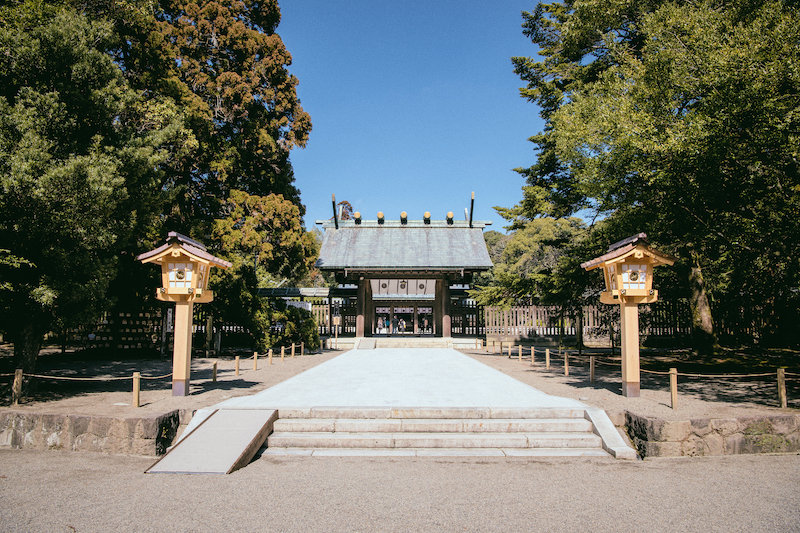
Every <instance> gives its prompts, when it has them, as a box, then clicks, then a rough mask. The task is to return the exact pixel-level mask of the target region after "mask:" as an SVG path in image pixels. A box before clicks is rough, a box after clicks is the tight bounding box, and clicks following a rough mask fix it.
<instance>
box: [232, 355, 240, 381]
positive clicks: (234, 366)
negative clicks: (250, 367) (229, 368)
mask: <svg viewBox="0 0 800 533" xmlns="http://www.w3.org/2000/svg"><path fill="white" fill-rule="evenodd" d="M233 368H234V371H235V372H236V375H237V376H238V375H239V356H238V355H237V356H236V359H234V360H233Z"/></svg>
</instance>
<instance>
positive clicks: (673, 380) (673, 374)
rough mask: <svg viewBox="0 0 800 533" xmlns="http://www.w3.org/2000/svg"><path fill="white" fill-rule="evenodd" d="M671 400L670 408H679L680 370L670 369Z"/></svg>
mask: <svg viewBox="0 0 800 533" xmlns="http://www.w3.org/2000/svg"><path fill="white" fill-rule="evenodd" d="M669 399H670V407H672V408H673V409H677V408H678V369H677V368H670V369H669Z"/></svg>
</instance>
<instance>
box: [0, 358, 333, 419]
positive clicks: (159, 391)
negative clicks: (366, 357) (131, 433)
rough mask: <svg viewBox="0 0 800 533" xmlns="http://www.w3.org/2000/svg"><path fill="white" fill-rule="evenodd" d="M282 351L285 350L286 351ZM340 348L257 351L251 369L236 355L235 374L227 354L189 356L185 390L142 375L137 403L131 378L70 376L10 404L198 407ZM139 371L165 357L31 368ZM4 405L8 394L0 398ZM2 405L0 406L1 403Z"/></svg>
mask: <svg viewBox="0 0 800 533" xmlns="http://www.w3.org/2000/svg"><path fill="white" fill-rule="evenodd" d="M287 353H288V351H287ZM341 353H342V352H340V351H326V352H323V353H320V354H307V355H304V356H302V357H301V356H300V355H297V356H296V357H294V358H292V357H289V356H288V355H287V356H286V357H285V358H284V360H283V361H281V359H280V353H279V354H278V356H277V357H273V364H272V365H271V366H270V365H269V364H268V361H267V358H266V357H265V356H263V355H262V356H259V359H258V369H257V370H253V358H252V357H249V358H247V359H244V358H243V359H241V360H240V364H239V375H238V376H236V375H235V370H234V365H235V363H234V360H233V359H232V358H220V359H206V358H202V357H199V358H198V357H194V358H192V385H191V394H190V395H189V396H177V397H176V396H172V390H171V385H170V381H169V380H168V379H163V380H159V381H145V380H143V381H142V382H141V383H142V391H141V396H140V398H141V402H142V404H141V407H139V408H134V407H132V406H131V381H130V380H124V381H109V382H85V381H84V382H74V381H45V380H41V381H40V385H39V386H38V391H37V394H36V397H34V398H27V399H26V400H25V401H24V402H23V403H22V404H20V405H19V406H15V407H14V408H13V409H14V410H23V411H33V412H44V413H52V414H61V413H68V414H78V415H97V416H115V417H136V416H146V415H152V414H162V413H167V412H169V411H172V410H174V409H200V408H202V407H208V406H210V405H214V404H217V403H219V402H221V401H223V400H227V399H229V398H234V397H236V396H244V395H249V394H254V393H256V392H260V391H262V390H264V389H266V388H269V387H272V386H273V385H276V384H278V383H280V382H281V381H284V380H286V379H288V378H290V377H292V376H294V375H296V374H299V373H301V372H304V371H306V370H308V369H309V368H312V367H314V366H317V365H318V364H320V363H322V362H324V361H327V360H329V359H332V358H333V357H336V356H337V355H339V354H341ZM215 361H216V362H217V381H216V382H213V381H212V380H211V374H212V370H211V367H212V365H213V363H214V362H215ZM133 371H140V372H141V373H142V375H143V376H148V375H149V376H157V375H163V374H166V373H169V372H171V371H172V362H171V360H158V359H127V360H121V361H91V362H86V361H83V360H77V361H73V360H71V359H70V358H63V361H62V360H61V359H60V358H59V357H58V356H55V357H48V358H46V359H44V360H43V361H42V362H41V364H40V365H39V366H38V368H37V373H41V374H45V375H57V376H76V375H77V376H83V375H92V376H100V377H103V376H126V375H131V373H132V372H133ZM0 400H5V401H6V407H9V405H8V395H5V397H2V398H0ZM2 408H3V407H0V409H2Z"/></svg>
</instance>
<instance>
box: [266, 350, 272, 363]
mask: <svg viewBox="0 0 800 533" xmlns="http://www.w3.org/2000/svg"><path fill="white" fill-rule="evenodd" d="M267 359H269V364H272V348H270V349H269V353H268V354H267Z"/></svg>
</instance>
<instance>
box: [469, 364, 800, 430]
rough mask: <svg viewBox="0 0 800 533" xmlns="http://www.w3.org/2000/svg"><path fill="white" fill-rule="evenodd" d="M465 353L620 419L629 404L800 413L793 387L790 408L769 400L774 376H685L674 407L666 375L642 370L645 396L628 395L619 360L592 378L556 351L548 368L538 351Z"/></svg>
mask: <svg viewBox="0 0 800 533" xmlns="http://www.w3.org/2000/svg"><path fill="white" fill-rule="evenodd" d="M463 353H465V354H467V355H469V356H470V357H472V358H473V359H475V360H477V361H480V362H482V363H484V364H486V365H489V366H491V367H492V368H495V369H497V370H500V371H501V372H504V373H506V374H508V375H509V376H511V377H513V378H515V379H518V380H519V381H521V382H523V383H527V384H528V385H530V386H532V387H535V388H537V389H539V390H540V391H542V392H545V393H547V394H552V395H555V396H561V397H564V398H572V399H575V400H579V401H582V402H585V403H587V404H590V405H592V406H595V407H600V408H601V409H605V410H606V412H607V413H608V415H609V416H610V417H611V419H612V420H615V419H616V420H619V418H618V417H616V416H615V415H616V414H618V413H623V412H624V411H625V410H629V411H632V412H634V413H636V414H638V415H641V416H648V417H657V418H662V419H664V420H689V419H691V418H734V417H742V416H756V415H758V416H761V415H774V414H798V413H800V411H798V408H800V396H798V395H797V393H796V392H794V391H792V393H791V394H790V401H789V407H790V408H789V409H779V408H777V407H771V406H770V403H771V404H773V405H777V394H776V390H777V388H776V385H775V379H774V378H769V379H764V380H762V381H758V380H752V379H751V380H742V379H731V380H722V379H714V380H698V379H694V380H690V379H689V378H680V379H679V381H678V408H677V409H672V408H671V407H670V394H669V378H668V377H667V376H652V375H647V374H642V389H641V396H640V397H639V398H625V397H624V396H622V394H621V392H620V371H619V367H618V366H617V367H608V366H600V365H598V366H597V369H596V370H597V371H596V381H595V383H590V382H589V369H588V363H586V361H585V360H577V358H576V360H572V359H571V360H570V375H569V376H565V375H564V366H563V358H557V357H556V355H555V354H554V355H553V357H552V361H551V363H552V364H551V369H550V370H549V371H548V370H545V365H544V356H543V355H541V354H539V353H537V356H536V357H537V358H536V361H535V365H534V366H533V367H532V366H531V361H530V358H528V359H524V358H523V360H522V361H519V360H517V357H516V355H514V356H513V357H511V358H509V357H507V356H502V355H490V354H486V353H481V352H476V351H464V352H463ZM793 407H794V408H793ZM616 420H615V423H617V422H616Z"/></svg>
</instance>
